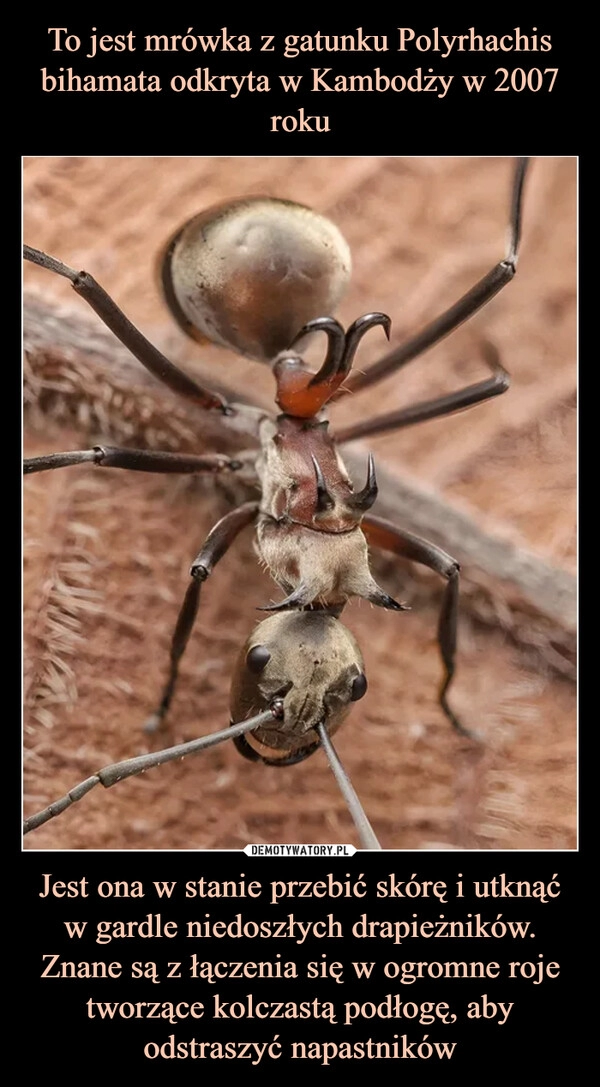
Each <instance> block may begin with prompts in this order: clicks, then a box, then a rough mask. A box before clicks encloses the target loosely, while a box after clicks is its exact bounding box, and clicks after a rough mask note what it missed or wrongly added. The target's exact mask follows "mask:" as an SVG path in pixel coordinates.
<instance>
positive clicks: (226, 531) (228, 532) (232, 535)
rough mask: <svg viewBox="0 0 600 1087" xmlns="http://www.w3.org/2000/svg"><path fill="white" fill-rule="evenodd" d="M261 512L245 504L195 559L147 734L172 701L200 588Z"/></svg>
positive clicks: (218, 526) (221, 524)
mask: <svg viewBox="0 0 600 1087" xmlns="http://www.w3.org/2000/svg"><path fill="white" fill-rule="evenodd" d="M257 513H258V502H246V503H244V505H243V506H239V507H238V508H237V509H235V510H231V512H230V513H226V514H225V516H224V517H222V518H221V520H220V521H218V523H217V524H216V525H215V527H214V528H213V529H211V531H210V532H209V534H208V536H207V538H206V541H205V543H204V546H203V547H202V550H201V551H200V552H199V554H198V555H197V557H196V558H195V559H194V561H193V563H192V566H191V569H190V575H191V578H192V580H191V582H190V584H189V586H188V589H187V592H186V594H185V597H184V601H183V604H182V606H181V609H180V612H179V615H178V617H177V623H176V625H175V630H174V632H173V638H172V640H171V653H170V668H169V674H168V677H167V682H166V684H165V686H164V689H163V693H162V697H161V700H160V703H159V706H158V709H157V710H156V711H155V712H154V713H153V714H151V715H150V717H149V718H148V720H147V721H146V723H145V725H144V732H156V731H157V729H159V728H160V727H161V726H162V724H163V721H164V718H165V716H166V714H167V711H168V709H169V706H170V705H171V699H172V698H173V693H174V691H175V685H176V683H177V676H178V672H179V662H180V660H181V658H182V656H183V654H184V652H185V648H186V646H187V643H188V641H189V637H190V634H191V632H192V628H193V626H194V622H195V620H196V615H197V614H198V606H199V603H200V588H201V585H202V583H203V582H204V581H206V579H207V578H208V577H209V575H210V574H211V573H212V571H213V568H214V567H215V566H216V564H217V563H218V562H219V559H222V558H223V555H224V554H225V552H226V551H228V550H229V548H230V547H231V544H232V543H233V541H234V540H235V539H236V537H237V536H238V535H239V533H240V532H241V531H242V529H244V528H246V527H247V525H250V524H251V523H252V521H253V520H254V518H255V517H256V514H257Z"/></svg>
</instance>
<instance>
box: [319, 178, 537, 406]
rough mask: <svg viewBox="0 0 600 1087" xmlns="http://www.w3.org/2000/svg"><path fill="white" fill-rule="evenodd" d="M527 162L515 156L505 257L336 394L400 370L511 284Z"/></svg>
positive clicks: (514, 266) (514, 269) (517, 243)
mask: <svg viewBox="0 0 600 1087" xmlns="http://www.w3.org/2000/svg"><path fill="white" fill-rule="evenodd" d="M528 165H529V159H527V158H520V159H517V162H516V166H515V175H514V180H513V186H512V193H511V205H510V216H509V241H508V246H507V249H506V255H505V257H504V260H501V261H499V263H498V264H496V265H495V266H494V267H493V268H492V269H491V271H490V272H488V273H487V275H485V276H484V277H483V279H480V280H479V282H478V283H476V284H475V286H474V287H471V290H470V291H467V293H466V294H464V295H463V296H462V298H459V300H458V302H456V303H455V304H454V305H453V306H450V308H449V309H447V310H446V311H445V312H444V313H442V314H441V315H440V316H439V317H437V318H436V319H435V320H434V321H432V322H431V323H430V324H428V325H426V326H425V328H423V329H421V331H420V332H417V333H416V335H415V336H412V337H411V338H410V339H409V340H407V341H406V342H405V343H403V344H400V346H399V347H396V348H394V350H393V351H390V353H389V354H388V355H385V356H384V357H383V358H382V359H380V360H379V362H376V363H375V365H374V366H371V367H370V368H369V369H368V370H366V371H365V372H364V373H355V374H353V375H352V377H350V378H349V380H348V382H347V384H345V385H344V389H343V390H341V391H340V393H338V394H337V395H338V396H339V395H341V394H342V393H343V392H345V391H346V390H348V391H351V392H358V391H359V390H360V389H366V388H368V386H369V385H374V384H375V383H376V382H378V381H382V380H383V379H384V378H385V377H387V376H388V375H389V374H393V373H395V372H396V371H397V370H400V369H401V367H402V366H405V365H406V364H407V363H408V362H411V361H412V359H414V358H417V357H418V356H419V355H422V354H423V353H424V352H425V351H427V350H428V349H429V348H430V347H433V345H434V344H436V343H439V342H440V340H442V339H443V338H444V337H445V336H447V335H448V334H449V333H450V332H453V331H454V329H455V328H458V326H459V325H461V324H462V323H463V322H464V321H466V320H468V318H469V317H471V316H472V315H473V314H474V313H476V312H477V310H479V309H481V307H482V306H484V305H485V304H486V303H487V302H489V301H490V299H491V298H493V297H494V295H495V294H498V291H501V290H502V288H503V287H505V286H506V284H507V283H510V281H511V279H512V278H513V276H514V274H515V272H516V270H517V260H518V255H519V242H520V238H521V209H522V203H523V187H524V182H525V175H526V173H527V167H528ZM336 399H337V396H336Z"/></svg>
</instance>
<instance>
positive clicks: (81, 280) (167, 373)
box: [23, 245, 236, 415]
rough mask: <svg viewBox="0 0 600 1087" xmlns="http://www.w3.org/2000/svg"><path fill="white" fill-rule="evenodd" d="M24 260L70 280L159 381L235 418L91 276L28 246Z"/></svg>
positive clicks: (227, 406) (230, 409) (223, 402)
mask: <svg viewBox="0 0 600 1087" xmlns="http://www.w3.org/2000/svg"><path fill="white" fill-rule="evenodd" d="M23 256H24V257H25V260H29V261H31V262H32V263H33V264H39V265H40V267H42V268H47V269H48V271H50V272H55V273H56V274H57V275H59V276H64V277H65V279H68V280H70V281H71V285H72V287H73V289H74V290H75V291H76V292H77V294H80V295H81V297H82V298H83V299H85V301H86V302H87V303H88V305H90V306H91V307H92V309H93V310H95V312H96V313H97V314H98V316H99V317H100V319H101V320H102V321H103V322H104V324H105V325H106V326H107V328H109V329H110V330H111V332H114V334H115V336H116V337H117V339H119V340H120V341H121V343H122V344H124V346H125V347H127V348H128V349H129V350H130V351H131V353H132V355H134V356H135V358H136V359H138V361H139V362H141V363H142V366H145V367H146V369H147V370H149V371H150V373H151V374H153V375H154V377H156V378H158V380H159V381H162V382H163V383H164V384H165V385H168V386H169V388H170V389H172V390H173V391H174V392H176V393H178V394H179V395H180V396H186V397H188V399H191V400H193V401H194V402H195V403H196V404H198V405H199V406H200V407H201V408H205V409H206V410H216V411H220V412H221V413H222V414H223V415H234V414H235V412H236V409H235V407H234V406H232V405H230V404H228V403H227V401H226V400H225V399H224V398H223V397H222V396H219V395H218V394H217V393H213V392H211V391H210V390H209V389H205V388H204V387H203V386H202V385H198V384H197V382H195V381H194V380H193V379H192V378H191V377H189V376H188V375H187V374H186V373H184V371H183V370H180V369H179V368H178V367H177V366H175V365H174V364H173V363H172V362H169V360H168V358H166V356H165V355H163V354H162V352H161V351H159V350H158V348H157V347H155V346H154V344H151V343H150V341H149V340H147V339H146V337H145V336H143V335H142V333H141V332H140V331H139V329H137V328H136V327H135V325H133V324H132V323H131V321H130V320H129V319H128V318H127V317H126V316H125V314H124V313H123V311H122V310H120V309H119V307H118V306H117V304H116V303H115V302H113V300H112V298H111V297H110V295H109V294H107V293H106V291H105V290H104V288H103V287H101V286H100V284H99V283H97V282H96V280H95V279H94V278H93V276H91V275H89V274H88V273H87V272H76V271H75V270H74V269H73V268H69V266H68V265H66V264H63V262H62V261H60V260H57V259H56V258H55V257H50V256H48V255H47V254H46V253H42V252H41V251H40V250H39V249H32V248H31V246H29V245H25V246H23Z"/></svg>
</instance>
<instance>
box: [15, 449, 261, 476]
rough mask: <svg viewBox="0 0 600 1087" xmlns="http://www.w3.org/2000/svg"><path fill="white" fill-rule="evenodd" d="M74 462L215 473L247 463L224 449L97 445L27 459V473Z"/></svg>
mask: <svg viewBox="0 0 600 1087" xmlns="http://www.w3.org/2000/svg"><path fill="white" fill-rule="evenodd" d="M72 464H95V465H96V466H97V467H98V468H127V469H129V470H130V471H133V472H180V473H186V472H189V473H194V472H197V473H200V472H203V473H210V472H212V473H214V474H215V475H216V474H217V473H218V472H226V471H229V472H236V471H239V469H240V468H242V467H243V463H242V461H241V460H232V459H231V458H230V457H226V456H223V455H222V454H221V453H212V454H207V455H206V456H193V455H188V454H186V453H162V452H160V451H154V450H147V449H117V448H115V447H114V446H108V445H95V446H94V448H93V449H79V450H74V451H73V452H69V453H49V454H48V455H47V456H44V457H31V458H30V459H29V460H25V461H23V474H24V475H31V474H32V473H33V472H47V471H48V470H49V469H51V468H67V467H69V466H70V465H72Z"/></svg>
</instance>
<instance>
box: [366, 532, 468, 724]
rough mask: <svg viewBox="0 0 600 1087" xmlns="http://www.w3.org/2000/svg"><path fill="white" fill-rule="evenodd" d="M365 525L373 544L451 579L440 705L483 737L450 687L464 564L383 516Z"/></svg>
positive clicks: (442, 624) (442, 631)
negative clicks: (464, 717)
mask: <svg viewBox="0 0 600 1087" xmlns="http://www.w3.org/2000/svg"><path fill="white" fill-rule="evenodd" d="M361 528H362V530H363V532H364V534H365V536H366V537H367V540H368V541H369V543H370V544H373V545H374V546H375V547H380V548H381V549H382V550H383V551H391V552H393V554H395V555H402V557H403V558H406V559H411V560H412V562H418V563H420V564H421V565H422V566H428V567H429V569H430V570H435V572H436V573H437V574H441V575H442V577H445V578H446V579H447V582H448V584H447V585H446V589H445V592H444V597H443V600H442V607H441V611H440V617H439V620H438V645H439V647H440V652H441V654H442V661H443V663H444V668H445V675H444V678H443V680H442V683H441V686H440V690H439V701H440V705H441V707H442V709H443V711H444V713H445V714H446V717H447V718H448V720H449V721H450V722H451V724H452V725H453V727H454V728H455V729H456V730H457V732H460V734H461V735H462V736H468V737H469V739H471V740H477V739H479V737H478V735H477V733H475V732H472V731H471V730H470V729H468V728H466V727H465V726H464V725H463V724H462V723H461V721H460V720H459V718H458V717H457V716H456V714H455V713H454V711H453V709H452V708H451V706H450V705H449V704H448V699H447V694H448V688H449V687H450V684H451V683H452V679H453V677H454V672H455V667H456V665H455V658H456V640H457V627H458V590H459V573H460V566H459V564H458V563H457V561H456V559H453V558H452V556H451V555H448V554H447V553H446V552H445V551H442V549H441V547H436V545H435V544H433V543H430V542H429V540H423V539H422V538H421V537H420V536H413V534H412V533H411V532H403V531H402V529H399V528H397V527H396V525H393V524H392V523H391V522H390V521H385V520H384V519H383V518H382V517H373V516H372V515H371V514H367V515H366V516H365V517H364V518H363V521H362V524H361Z"/></svg>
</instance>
